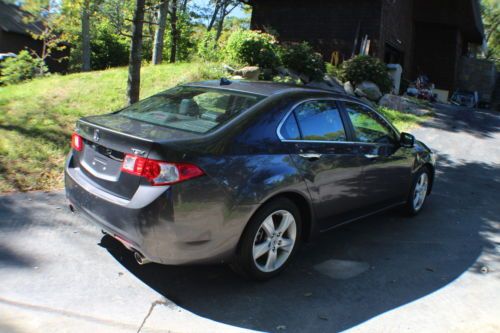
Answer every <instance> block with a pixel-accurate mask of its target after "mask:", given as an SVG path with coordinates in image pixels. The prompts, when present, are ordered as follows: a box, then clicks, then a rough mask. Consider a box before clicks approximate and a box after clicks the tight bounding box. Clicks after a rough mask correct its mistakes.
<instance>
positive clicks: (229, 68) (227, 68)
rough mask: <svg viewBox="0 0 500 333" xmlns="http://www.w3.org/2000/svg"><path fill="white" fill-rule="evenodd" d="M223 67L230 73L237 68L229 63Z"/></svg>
mask: <svg viewBox="0 0 500 333" xmlns="http://www.w3.org/2000/svg"><path fill="white" fill-rule="evenodd" d="M222 68H223V69H224V70H225V71H226V72H228V73H229V74H233V73H234V71H235V69H234V68H233V67H231V66H229V65H222Z"/></svg>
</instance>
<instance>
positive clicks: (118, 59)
mask: <svg viewBox="0 0 500 333" xmlns="http://www.w3.org/2000/svg"><path fill="white" fill-rule="evenodd" d="M90 49H91V52H92V56H91V58H90V59H91V67H92V69H93V70H99V69H106V68H109V67H117V66H125V65H127V64H128V61H129V49H130V47H129V42H128V41H127V40H126V39H123V38H121V37H120V36H117V35H115V34H114V33H112V32H111V31H110V30H108V29H107V28H104V29H101V30H99V31H98V32H97V37H96V38H95V39H93V40H92V41H91V43H90Z"/></svg>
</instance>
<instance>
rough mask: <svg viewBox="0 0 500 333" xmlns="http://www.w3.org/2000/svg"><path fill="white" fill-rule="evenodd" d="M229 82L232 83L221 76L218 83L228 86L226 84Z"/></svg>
mask: <svg viewBox="0 0 500 333" xmlns="http://www.w3.org/2000/svg"><path fill="white" fill-rule="evenodd" d="M231 83H232V82H231V81H229V80H228V79H226V78H225V77H223V78H221V79H220V85H221V86H228V85H230V84H231Z"/></svg>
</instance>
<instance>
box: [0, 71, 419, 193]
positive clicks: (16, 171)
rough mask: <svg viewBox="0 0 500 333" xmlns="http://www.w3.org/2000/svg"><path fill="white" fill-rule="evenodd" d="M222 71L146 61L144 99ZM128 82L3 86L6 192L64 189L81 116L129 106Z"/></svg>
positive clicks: (63, 80) (401, 124)
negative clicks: (73, 136)
mask: <svg viewBox="0 0 500 333" xmlns="http://www.w3.org/2000/svg"><path fill="white" fill-rule="evenodd" d="M221 75H223V74H222V72H221V70H220V66H218V65H216V64H206V63H181V64H168V65H161V66H145V67H143V69H142V82H141V98H145V97H147V96H150V95H152V94H154V93H156V92H159V91H162V90H165V89H168V88H170V87H173V86H175V85H177V84H181V83H186V82H190V81H198V80H203V79H209V78H218V77H220V76H221ZM126 85H127V68H114V69H109V70H105V71H97V72H90V73H79V74H72V75H66V76H61V75H53V76H50V77H46V78H40V79H36V80H33V81H30V82H27V83H23V84H19V85H13V86H5V87H0V192H9V191H28V190H50V189H55V188H61V187H62V186H63V177H62V170H63V165H64V159H65V156H66V154H67V153H68V151H69V142H70V136H71V132H72V131H73V128H74V124H75V121H76V120H77V119H78V118H80V117H83V116H88V115H95V114H103V113H107V112H111V111H114V110H116V109H119V108H121V107H123V106H124V105H125V103H126V97H125V90H126ZM382 113H383V114H384V115H385V116H386V117H387V118H389V119H390V120H391V121H393V122H394V124H395V125H396V126H397V127H398V128H399V129H400V130H402V131H403V130H407V129H408V128H411V127H412V126H415V125H416V124H417V123H418V122H420V121H422V118H421V117H417V116H413V115H409V114H403V113H400V112H397V111H393V110H388V109H382Z"/></svg>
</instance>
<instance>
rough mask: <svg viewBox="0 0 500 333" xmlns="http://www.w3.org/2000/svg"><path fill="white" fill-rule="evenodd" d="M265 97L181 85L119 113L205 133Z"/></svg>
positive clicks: (153, 122)
mask: <svg viewBox="0 0 500 333" xmlns="http://www.w3.org/2000/svg"><path fill="white" fill-rule="evenodd" d="M263 98H264V97H262V96H256V95H250V94H244V93H237V92H231V91H222V90H215V89H213V90H212V89H205V88H193V87H178V88H174V89H171V90H167V91H165V92H163V93H160V94H157V95H154V96H151V97H149V98H146V99H144V100H142V101H140V102H138V103H136V104H133V105H131V106H129V107H127V108H125V109H123V110H122V111H120V112H119V114H120V115H122V116H125V117H128V118H131V119H136V120H141V121H145V122H148V123H151V124H155V125H160V126H164V127H169V128H175V129H180V130H184V131H189V132H195V133H206V132H208V131H210V130H212V129H215V128H216V127H219V126H221V125H223V124H224V123H226V122H228V121H229V120H231V119H233V118H234V117H236V116H237V115H238V114H240V113H242V112H243V111H245V110H247V109H249V108H250V107H252V106H253V105H255V104H256V103H258V102H259V101H260V100H262V99H263Z"/></svg>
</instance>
